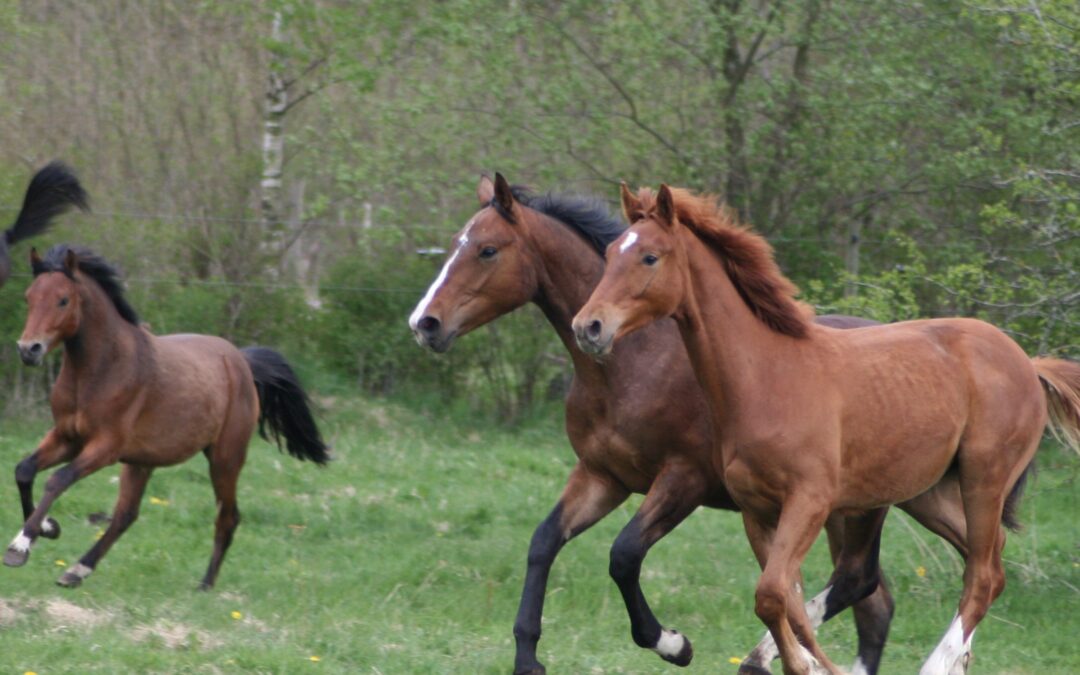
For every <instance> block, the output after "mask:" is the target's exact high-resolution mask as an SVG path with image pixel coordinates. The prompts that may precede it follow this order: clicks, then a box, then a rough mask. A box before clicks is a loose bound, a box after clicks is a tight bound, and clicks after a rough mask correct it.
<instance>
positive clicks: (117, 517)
mask: <svg viewBox="0 0 1080 675" xmlns="http://www.w3.org/2000/svg"><path fill="white" fill-rule="evenodd" d="M152 472H153V469H150V468H149V467H139V466H132V465H131V464H125V465H124V468H123V469H122V470H121V472H120V495H119V496H118V497H117V499H116V506H115V507H114V508H113V517H112V520H111V521H110V522H109V527H108V528H106V530H105V533H104V534H103V535H101V538H100V539H98V540H97V542H96V543H95V544H94V545H93V546H92V547H91V548H90V550H89V551H87V552H86V555H84V556H83V557H82V558H80V559H79V562H78V564H76V565H73V566H71V567H70V568H68V570H67V571H66V572H64V573H63V575H61V576H60V578H59V579H57V581H56V583H57V584H59V585H60V586H64V587H66V588H74V587H76V586H78V585H79V584H81V583H82V582H83V579H85V578H86V577H88V576H90V574H91V573H92V572H93V571H94V570H95V569H97V564H98V562H99V561H100V560H101V558H103V557H104V556H105V554H106V553H107V552H108V551H109V549H110V548H111V547H112V545H113V544H114V543H115V542H116V540H117V539H119V538H120V535H122V534H123V533H124V532H125V531H126V530H127V529H128V528H129V527H131V524H132V523H134V522H135V520H136V519H137V518H138V517H139V503H140V502H141V501H142V496H143V492H144V491H145V490H146V483H147V482H148V481H149V480H150V474H151V473H152Z"/></svg>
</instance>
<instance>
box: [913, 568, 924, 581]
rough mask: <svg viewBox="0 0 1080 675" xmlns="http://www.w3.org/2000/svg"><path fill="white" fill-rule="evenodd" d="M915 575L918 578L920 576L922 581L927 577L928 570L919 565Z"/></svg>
mask: <svg viewBox="0 0 1080 675" xmlns="http://www.w3.org/2000/svg"><path fill="white" fill-rule="evenodd" d="M915 574H916V575H917V576H918V577H919V578H920V579H921V578H923V577H925V576H926V568H925V567H923V566H922V565H919V566H918V567H916V568H915Z"/></svg>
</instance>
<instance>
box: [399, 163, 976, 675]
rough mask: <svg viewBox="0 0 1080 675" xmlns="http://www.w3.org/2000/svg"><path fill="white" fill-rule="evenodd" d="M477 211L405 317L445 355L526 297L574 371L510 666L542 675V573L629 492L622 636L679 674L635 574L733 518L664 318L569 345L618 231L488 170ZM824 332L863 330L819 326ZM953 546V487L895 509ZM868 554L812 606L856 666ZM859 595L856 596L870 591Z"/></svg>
mask: <svg viewBox="0 0 1080 675" xmlns="http://www.w3.org/2000/svg"><path fill="white" fill-rule="evenodd" d="M477 198H478V199H479V203H480V210H479V211H478V212H477V213H476V214H475V215H474V216H473V217H472V218H470V219H469V220H468V222H467V223H466V225H465V227H464V228H463V229H462V230H461V231H460V232H459V233H458V234H457V235H455V237H454V240H453V241H454V244H453V246H452V248H451V253H450V255H449V257H448V259H447V260H446V262H445V264H444V265H443V267H442V270H441V271H440V272H439V274H438V276H437V278H436V279H435V281H434V282H433V283H432V284H431V286H430V288H429V289H428V291H427V293H426V294H425V295H424V297H423V298H422V299H421V300H420V302H419V303H418V304H417V306H416V308H415V310H414V311H413V312H412V315H411V316H410V317H409V325H410V328H411V329H412V331H413V333H414V335H415V337H416V339H417V341H418V342H419V343H420V345H421V346H424V347H426V348H429V349H431V350H433V351H435V352H440V353H441V352H445V351H447V350H448V349H450V348H451V346H452V345H453V343H454V341H455V339H457V338H458V337H461V336H463V335H465V334H467V333H469V332H470V331H472V330H474V329H476V328H477V327H479V326H482V325H484V324H486V323H488V322H490V321H493V320H495V319H497V318H498V317H500V316H502V315H504V314H507V313H509V312H511V311H513V310H514V309H516V308H518V307H520V306H522V305H525V304H527V303H529V302H532V303H535V304H536V305H537V306H538V307H539V308H540V309H541V311H542V312H543V313H544V315H545V317H546V318H547V319H548V321H549V322H550V323H551V325H552V327H553V328H554V329H555V332H556V334H557V335H558V336H559V339H560V340H561V341H562V343H563V345H564V346H565V347H566V350H567V351H568V352H569V354H570V359H571V361H572V363H573V367H574V377H573V381H572V383H571V385H570V390H569V393H568V395H567V399H566V430H567V434H568V436H569V439H570V444H571V445H572V447H573V449H574V452H575V454H576V455H577V458H578V459H577V463H576V465H575V466H574V468H573V469H572V471H571V473H570V476H569V478H568V479H567V482H566V487H565V488H564V490H563V493H562V496H561V497H560V498H559V500H558V502H557V503H556V505H555V508H554V509H553V510H552V511H551V514H550V515H549V516H548V517H547V518H546V519H545V520H544V521H543V522H541V523H540V525H539V526H538V527H537V528H536V531H535V533H534V535H533V537H532V541H531V543H530V545H529V553H528V566H527V570H526V576H525V582H524V588H523V590H522V595H521V602H520V605H519V609H518V613H517V619H516V621H515V623H514V637H515V642H516V654H515V659H514V663H515V673H542V672H544V667H543V665H542V664H541V663H540V662H539V661H538V660H537V655H536V649H537V643H538V641H539V639H540V624H541V615H542V612H543V604H544V594H545V589H546V585H547V579H548V573H549V570H550V568H551V566H552V564H553V563H554V560H555V558H556V556H557V554H558V553H559V551H560V550H561V549H562V547H563V546H564V545H565V544H566V543H567V542H568V541H569V540H570V539H572V538H573V537H575V536H577V535H578V534H580V533H582V532H584V531H585V530H587V529H588V528H589V527H591V526H592V525H593V524H595V523H596V522H598V521H599V520H600V519H602V518H604V517H605V516H606V515H607V514H608V513H610V512H611V511H612V510H613V509H615V508H616V507H617V506H618V505H619V504H621V503H622V502H623V501H625V500H626V499H627V497H628V496H629V495H630V494H632V493H640V494H645V495H646V496H645V500H644V501H643V502H642V504H641V506H640V508H639V509H638V512H637V514H635V515H634V517H633V519H632V520H631V521H630V523H629V524H628V525H627V526H626V527H625V528H624V529H623V530H622V532H621V533H620V534H619V536H618V538H617V539H616V540H615V543H614V545H613V546H612V548H611V565H610V572H611V575H612V577H613V578H614V580H615V582H616V584H617V585H618V587H619V589H620V591H621V594H622V596H623V599H624V600H625V603H626V609H627V613H628V615H629V618H630V625H631V635H632V637H633V639H634V642H635V643H636V644H638V645H639V646H641V647H644V648H649V649H653V650H655V651H656V652H657V653H658V654H659V655H660V656H661V658H663V659H664V660H666V661H669V662H671V663H675V664H677V665H687V664H688V663H689V662H690V660H691V657H692V654H693V652H692V647H691V645H690V642H689V640H687V639H686V638H685V637H684V636H682V635H680V634H679V633H677V632H676V631H673V630H669V629H666V628H663V627H662V626H661V625H660V623H659V621H658V620H657V619H656V617H655V616H654V614H653V613H652V611H651V609H650V607H649V604H648V602H647V601H646V599H645V596H644V594H643V592H642V589H641V586H640V583H639V579H640V572H641V565H642V562H643V560H644V558H645V555H646V554H647V552H648V550H649V549H650V548H651V547H652V546H653V545H654V544H655V543H656V542H657V541H659V540H660V539H661V538H663V537H664V536H665V535H666V534H667V533H668V532H670V531H671V530H673V529H674V528H675V527H676V526H677V525H678V524H679V523H680V522H682V520H683V519H684V518H686V517H687V516H688V515H690V513H692V512H693V511H694V510H695V509H696V508H697V507H698V506H708V507H710V508H718V509H724V510H731V511H735V510H738V506H737V505H736V503H735V502H734V501H733V500H732V498H731V496H730V495H729V494H728V491H727V488H726V487H725V485H724V482H723V476H722V472H721V470H720V468H719V467H718V466H716V465H715V464H714V462H713V461H712V441H711V438H712V430H711V426H710V419H709V414H708V407H707V403H706V399H705V396H704V393H703V392H702V390H701V388H700V386H699V385H698V384H697V381H696V380H695V378H694V374H693V372H692V371H691V368H690V361H689V359H688V357H687V354H686V349H685V348H684V347H683V346H682V340H681V339H680V337H679V334H678V331H677V328H676V326H675V323H674V322H673V321H659V322H657V323H656V324H654V325H652V326H649V327H648V328H645V329H643V330H641V331H640V332H638V333H636V334H635V335H634V336H631V337H629V338H628V339H627V341H626V343H624V344H622V345H621V346H620V348H619V349H618V350H617V351H616V352H615V353H613V354H612V355H611V356H610V357H609V358H606V359H604V360H603V361H602V362H597V361H595V360H593V359H592V358H591V357H589V356H588V355H587V354H586V353H584V352H582V350H581V349H580V348H579V347H578V345H577V344H576V342H575V340H574V337H573V331H572V329H571V319H572V317H573V316H574V314H576V313H577V311H578V310H579V309H580V308H581V307H582V306H583V305H584V303H585V301H586V299H587V298H588V297H589V294H590V293H591V292H592V289H593V288H594V287H595V286H596V284H597V283H598V282H599V280H600V277H601V276H602V274H603V272H604V260H603V251H604V249H605V247H606V246H607V245H608V244H609V243H610V242H611V241H613V240H615V239H616V238H617V237H618V236H619V235H620V234H622V233H623V231H624V229H625V226H624V225H623V223H622V222H620V221H619V220H618V219H616V218H613V217H612V216H610V215H609V213H608V209H607V207H606V206H604V205H603V204H602V203H600V202H598V201H596V200H590V199H587V198H582V197H573V196H559V195H543V196H536V195H531V194H530V193H528V191H526V190H525V189H523V188H519V187H513V186H511V185H510V184H509V183H508V182H507V181H506V179H505V178H504V177H503V176H502V175H501V174H496V175H495V180H494V181H492V180H491V179H490V178H487V177H483V178H482V179H481V180H480V184H479V185H478V187H477ZM818 320H819V321H821V322H823V323H827V324H829V325H833V326H836V327H851V326H856V325H868V324H870V323H873V322H869V321H866V320H864V319H855V318H852V317H820V318H819V319H818ZM901 506H902V507H903V508H904V509H905V510H906V511H907V512H908V513H910V514H911V515H912V516H914V517H915V518H916V519H917V520H918V521H919V522H921V523H922V524H923V525H925V526H926V527H928V528H929V529H931V530H932V531H934V532H936V533H938V534H940V535H941V536H943V537H944V538H946V539H947V540H948V541H950V543H952V544H953V545H954V546H957V548H958V550H959V551H960V552H961V554H964V553H966V550H965V549H964V548H963V539H964V532H965V523H964V519H963V512H962V510H961V509H960V507H959V491H958V490H957V489H956V487H955V485H950V484H948V483H947V482H944V483H943V484H942V486H940V487H939V488H937V489H935V490H931V491H929V492H927V493H926V494H925V495H922V496H920V497H919V498H917V499H916V500H913V501H911V502H908V503H906V504H903V505H901ZM842 528H843V522H842V519H840V518H833V519H831V520H830V521H829V523H828V527H827V531H828V534H829V541H830V549H831V551H832V553H833V555H834V557H835V556H838V555H839V553H840V544H841V542H842ZM879 578H880V572H879V570H878V566H877V559H876V550H874V551H867V555H866V556H865V557H864V558H862V559H855V558H851V559H848V562H847V564H845V565H841V566H840V567H839V568H838V570H837V572H836V573H835V574H834V576H833V579H832V580H831V581H830V583H829V585H828V587H827V588H826V591H825V592H823V593H822V594H821V595H820V596H818V598H816V599H815V600H813V601H811V603H812V612H813V614H814V618H815V619H816V620H817V621H821V620H823V619H827V618H830V617H832V616H834V615H835V614H837V613H838V612H840V611H841V610H843V609H844V608H846V607H848V606H849V605H851V604H852V603H853V602H855V608H854V613H855V620H856V625H857V628H858V635H859V647H858V653H859V656H858V659H859V663H860V664H862V667H863V672H866V673H874V672H876V671H877V667H878V663H879V661H880V658H881V653H882V649H883V647H884V643H885V638H886V635H887V633H888V627H889V622H890V619H891V617H892V611H893V600H892V597H891V596H890V595H889V592H888V590H887V588H886V587H885V585H884V584H882V585H878V583H877V581H878V579H879ZM868 594H869V595H868ZM774 656H775V648H774V647H772V646H771V645H769V644H763V645H760V646H759V647H758V648H757V649H755V650H754V652H753V653H752V654H751V657H750V658H748V660H747V663H748V664H754V665H756V666H757V667H759V668H761V669H763V670H766V671H767V667H768V663H769V662H770V661H771V660H772V658H773V657H774Z"/></svg>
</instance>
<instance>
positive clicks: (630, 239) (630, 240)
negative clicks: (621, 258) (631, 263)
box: [619, 232, 637, 253]
mask: <svg viewBox="0 0 1080 675" xmlns="http://www.w3.org/2000/svg"><path fill="white" fill-rule="evenodd" d="M636 242H637V232H627V233H626V239H623V243H621V244H619V253H626V249H628V248H630V247H631V246H633V245H634V244H635V243H636Z"/></svg>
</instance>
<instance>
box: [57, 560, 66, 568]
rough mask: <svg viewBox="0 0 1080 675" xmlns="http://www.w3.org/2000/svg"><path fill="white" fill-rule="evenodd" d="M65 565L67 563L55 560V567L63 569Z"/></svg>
mask: <svg viewBox="0 0 1080 675" xmlns="http://www.w3.org/2000/svg"><path fill="white" fill-rule="evenodd" d="M65 565H67V563H66V562H64V561H63V560H57V561H56V566H57V567H64V566H65Z"/></svg>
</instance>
